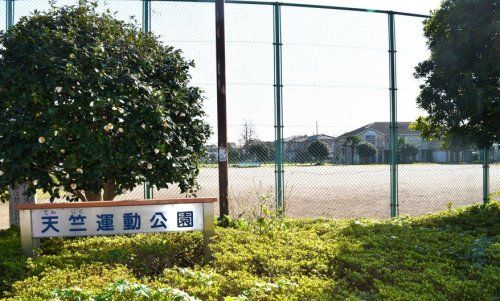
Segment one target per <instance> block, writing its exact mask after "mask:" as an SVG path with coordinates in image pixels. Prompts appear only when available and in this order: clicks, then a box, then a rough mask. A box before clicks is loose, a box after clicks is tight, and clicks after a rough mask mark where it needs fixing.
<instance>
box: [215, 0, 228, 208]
mask: <svg viewBox="0 0 500 301" xmlns="http://www.w3.org/2000/svg"><path fill="white" fill-rule="evenodd" d="M224 2H225V0H215V35H216V37H215V48H216V51H215V52H216V65H217V134H218V137H217V138H218V142H217V146H218V161H219V208H220V212H219V214H220V217H223V216H224V215H229V201H228V173H227V158H228V154H227V115H226V114H227V113H226V45H225V32H224Z"/></svg>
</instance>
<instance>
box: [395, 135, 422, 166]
mask: <svg viewBox="0 0 500 301" xmlns="http://www.w3.org/2000/svg"><path fill="white" fill-rule="evenodd" d="M418 152H419V149H418V147H416V146H414V145H412V144H409V143H406V140H405V139H404V138H399V139H398V156H399V160H400V162H403V163H408V162H411V161H414V160H415V156H416V155H418Z"/></svg>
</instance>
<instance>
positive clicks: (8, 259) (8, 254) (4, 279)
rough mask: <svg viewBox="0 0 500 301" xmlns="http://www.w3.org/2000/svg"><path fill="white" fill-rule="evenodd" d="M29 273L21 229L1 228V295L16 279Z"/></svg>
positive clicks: (0, 295)
mask: <svg viewBox="0 0 500 301" xmlns="http://www.w3.org/2000/svg"><path fill="white" fill-rule="evenodd" d="M26 275H27V269H26V257H24V256H23V254H22V251H21V240H20V239H19V229H18V228H12V229H8V230H0V297H2V295H3V293H4V292H5V291H6V290H7V289H8V288H9V287H10V286H11V285H12V283H13V282H15V281H16V280H20V279H23V278H24V277H25V276H26Z"/></svg>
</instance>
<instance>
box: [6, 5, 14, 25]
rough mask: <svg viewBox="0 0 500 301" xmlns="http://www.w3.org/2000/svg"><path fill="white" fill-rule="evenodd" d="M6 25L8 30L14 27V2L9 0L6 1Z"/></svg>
mask: <svg viewBox="0 0 500 301" xmlns="http://www.w3.org/2000/svg"><path fill="white" fill-rule="evenodd" d="M5 15H6V16H5V17H6V18H5V19H6V20H5V21H6V23H5V25H6V28H7V29H8V28H9V27H11V26H12V25H14V0H7V1H5Z"/></svg>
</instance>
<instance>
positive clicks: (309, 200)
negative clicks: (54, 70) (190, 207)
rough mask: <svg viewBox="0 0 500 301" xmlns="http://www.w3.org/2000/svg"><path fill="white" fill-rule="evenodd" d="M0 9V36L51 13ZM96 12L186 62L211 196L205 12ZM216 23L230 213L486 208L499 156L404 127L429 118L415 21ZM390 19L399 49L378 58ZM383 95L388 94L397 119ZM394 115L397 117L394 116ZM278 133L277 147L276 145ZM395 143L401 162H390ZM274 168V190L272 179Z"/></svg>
mask: <svg viewBox="0 0 500 301" xmlns="http://www.w3.org/2000/svg"><path fill="white" fill-rule="evenodd" d="M2 2H3V3H2V5H0V15H1V16H2V18H3V17H4V16H5V20H6V21H5V22H4V21H2V22H0V30H4V29H5V28H6V26H8V25H9V23H15V22H16V21H17V20H19V18H20V17H21V16H25V15H29V14H31V13H32V12H33V11H34V10H35V9H36V10H46V9H48V8H49V7H50V5H49V3H48V1H44V0H15V1H13V0H2ZM76 3H77V1H76V0H75V1H69V0H66V1H57V2H56V5H58V6H59V5H67V4H76ZM99 9H110V10H111V11H114V12H116V17H117V18H119V19H123V20H130V21H131V22H135V23H136V24H137V26H139V27H142V28H143V29H145V30H151V31H152V32H153V33H154V34H156V35H159V36H160V37H161V40H162V41H163V42H164V43H165V44H168V45H172V46H174V47H176V48H179V49H182V51H183V53H184V56H185V57H186V58H188V59H192V60H194V62H195V64H196V67H195V68H194V69H192V70H191V74H192V84H193V85H195V86H199V87H201V88H202V89H203V90H204V92H205V97H206V100H205V111H206V112H207V122H208V123H209V124H210V125H211V127H212V130H213V132H214V134H213V135H212V138H211V139H210V141H209V143H208V144H207V157H206V158H205V159H204V160H203V162H202V163H201V169H200V175H199V178H198V180H199V184H200V190H199V191H198V196H218V169H217V145H216V144H217V141H216V137H217V105H216V62H215V57H216V56H215V21H214V19H215V16H214V12H215V10H214V3H213V2H210V1H194V0H191V1H189V0H184V1H169V0H163V1H149V0H143V1H141V0H130V1H125V0H112V1H107V2H103V1H99ZM225 14H226V64H227V67H226V70H227V107H228V115H227V118H228V137H229V145H228V158H229V167H230V168H229V199H230V200H229V202H230V203H229V204H230V210H231V213H232V214H233V215H251V214H253V213H254V212H257V211H258V210H259V208H260V206H261V205H263V204H265V205H267V206H274V202H275V198H276V195H277V193H278V194H282V195H283V196H284V201H285V208H286V214H287V215H288V216H291V217H376V218H384V217H389V216H390V215H391V206H390V205H391V204H392V205H393V208H397V206H396V205H398V204H397V203H396V201H397V200H398V201H399V213H400V214H410V215H417V214H423V213H426V212H430V211H436V210H442V209H446V208H447V207H449V206H452V207H453V206H458V205H467V204H474V203H479V202H482V201H483V192H484V190H483V188H484V185H483V182H485V179H484V174H483V170H484V169H485V168H489V182H490V190H491V192H496V191H500V164H499V163H498V162H499V161H500V150H499V149H498V146H495V147H493V148H492V149H491V150H490V151H489V154H488V155H489V161H490V163H489V165H487V166H486V165H484V164H483V163H484V158H485V157H484V151H483V150H480V149H478V148H477V147H475V146H474V145H443V143H442V142H441V141H428V140H426V139H423V138H422V137H421V136H420V133H419V132H418V131H414V130H411V129H410V122H411V121H413V120H415V119H416V118H417V117H418V116H420V115H425V112H423V111H421V110H419V109H418V107H417V104H416V97H417V95H418V93H419V83H418V82H417V81H416V80H415V79H414V77H413V72H414V67H415V66H416V65H417V64H418V63H419V62H421V61H423V60H424V59H426V58H427V57H428V55H429V54H428V51H427V47H426V44H425V38H424V37H423V23H422V22H423V20H424V18H425V16H419V15H412V14H400V13H393V12H388V11H377V10H364V9H349V8H338V7H328V6H317V5H299V4H290V3H288V4H287V3H275V2H263V3H258V2H254V1H247V2H245V1H239V2H238V1H227V4H226V12H225ZM391 15H392V16H393V17H394V24H395V35H394V36H393V38H394V41H396V43H395V49H392V50H394V52H389V54H388V50H390V49H389V42H390V33H391V32H390V31H389V32H388V27H389V25H390V22H388V19H389V21H390V20H391V18H390V17H391ZM9 20H12V21H9ZM277 30H280V32H279V33H280V35H279V38H278V36H277ZM277 47H278V48H277ZM277 49H278V50H279V53H280V54H281V56H280V57H278V58H277V57H276V50H277ZM396 51H397V53H396ZM391 55H394V56H395V57H397V64H394V67H395V68H394V69H393V71H394V73H393V74H394V75H395V76H394V80H395V82H394V84H395V83H396V82H397V86H395V85H391V81H390V79H391V78H390V77H389V74H391V65H390V64H389V62H390V56H391ZM277 60H278V62H277ZM276 72H279V75H280V78H282V80H281V81H282V82H277V81H276ZM390 88H392V90H390ZM277 90H279V91H280V93H282V94H280V95H281V97H280V98H278V99H277V95H276V94H277ZM391 91H394V93H397V99H396V98H393V100H394V101H395V103H397V110H396V106H392V107H391ZM395 95H396V94H395ZM391 109H393V111H392V112H394V113H397V119H392V120H391ZM276 112H280V113H281V114H282V116H283V120H282V122H281V120H279V119H277V118H275V116H276V114H275V113H276ZM393 116H394V117H396V114H395V115H393ZM391 121H392V123H391ZM391 125H394V126H395V127H396V128H397V137H396V138H397V139H392V137H393V135H391ZM280 128H283V133H282V137H281V138H282V139H280V140H278V141H276V139H279V138H280V137H279V136H277V134H276V133H278V132H279V131H276V129H280ZM277 143H278V144H280V145H282V151H281V152H280V151H279V149H278V150H277V149H275V145H276V144H277ZM391 145H392V148H393V149H394V152H395V154H396V158H397V161H391ZM396 163H397V165H396ZM391 166H392V169H391ZM281 169H282V170H283V171H284V172H283V174H284V181H283V183H284V184H283V185H282V184H280V183H281V182H280V181H276V177H277V176H279V174H280V173H279V171H280V170H281ZM391 170H392V171H391ZM277 171H278V172H277ZM391 175H392V177H391ZM391 178H392V179H394V180H393V181H391ZM276 183H278V184H276ZM396 187H397V189H396ZM143 196H144V190H143V187H137V188H136V189H135V190H134V191H132V192H130V193H127V194H124V195H121V196H119V198H120V199H138V198H143ZM178 196H180V191H179V190H178V189H175V188H172V189H168V190H160V191H154V192H153V197H154V198H166V197H178Z"/></svg>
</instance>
